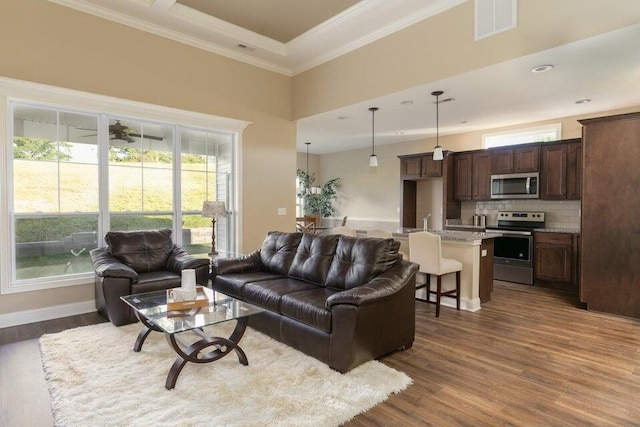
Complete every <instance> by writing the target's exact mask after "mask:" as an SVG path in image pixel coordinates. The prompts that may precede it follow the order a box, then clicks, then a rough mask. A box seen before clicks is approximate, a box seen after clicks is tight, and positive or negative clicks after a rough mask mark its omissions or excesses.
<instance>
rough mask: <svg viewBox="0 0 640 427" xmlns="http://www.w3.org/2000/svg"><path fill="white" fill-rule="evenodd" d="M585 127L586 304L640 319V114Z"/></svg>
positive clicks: (592, 122) (586, 122) (583, 282)
mask: <svg viewBox="0 0 640 427" xmlns="http://www.w3.org/2000/svg"><path fill="white" fill-rule="evenodd" d="M580 123H581V124H582V125H583V130H582V138H583V139H582V141H583V142H582V144H583V145H582V149H583V175H582V177H583V178H582V184H583V186H582V216H581V221H582V225H581V239H582V251H581V262H580V270H581V287H580V300H581V301H582V302H585V303H586V304H587V308H588V309H589V310H595V311H601V312H606V313H613V314H618V315H622V316H628V317H636V318H640V260H639V255H640V112H638V113H631V114H622V115H616V116H610V117H601V118H594V119H585V120H580Z"/></svg>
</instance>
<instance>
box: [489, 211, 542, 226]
mask: <svg viewBox="0 0 640 427" xmlns="http://www.w3.org/2000/svg"><path fill="white" fill-rule="evenodd" d="M498 221H527V222H542V223H544V212H514V211H498Z"/></svg>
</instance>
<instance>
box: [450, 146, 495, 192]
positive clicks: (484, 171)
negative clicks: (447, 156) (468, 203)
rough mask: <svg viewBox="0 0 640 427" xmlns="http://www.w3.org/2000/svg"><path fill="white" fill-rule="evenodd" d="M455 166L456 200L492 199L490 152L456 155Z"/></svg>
mask: <svg viewBox="0 0 640 427" xmlns="http://www.w3.org/2000/svg"><path fill="white" fill-rule="evenodd" d="M454 164H455V199H456V200H460V201H462V200H489V199H490V198H491V152H490V151H487V150H483V151H477V152H468V153H458V154H455V156H454Z"/></svg>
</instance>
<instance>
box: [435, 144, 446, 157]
mask: <svg viewBox="0 0 640 427" xmlns="http://www.w3.org/2000/svg"><path fill="white" fill-rule="evenodd" d="M442 159H444V156H443V155H442V147H441V146H439V145H438V146H436V147H435V148H434V149H433V160H442Z"/></svg>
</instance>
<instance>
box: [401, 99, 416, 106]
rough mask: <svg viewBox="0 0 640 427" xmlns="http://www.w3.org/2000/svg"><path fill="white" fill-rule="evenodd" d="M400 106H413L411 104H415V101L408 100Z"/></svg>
mask: <svg viewBox="0 0 640 427" xmlns="http://www.w3.org/2000/svg"><path fill="white" fill-rule="evenodd" d="M400 104H402V105H411V104H413V101H412V100H410V99H408V100H406V101H402V102H401V103H400Z"/></svg>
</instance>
